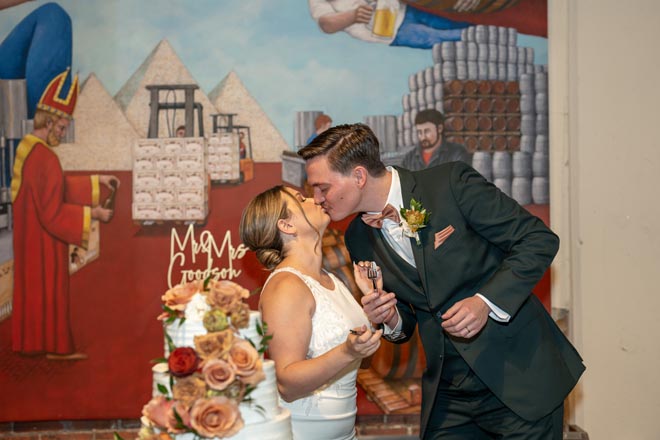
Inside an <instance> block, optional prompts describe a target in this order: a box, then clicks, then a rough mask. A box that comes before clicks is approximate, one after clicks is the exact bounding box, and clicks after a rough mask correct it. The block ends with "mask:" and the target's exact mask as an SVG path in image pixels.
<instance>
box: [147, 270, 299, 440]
mask: <svg viewBox="0 0 660 440" xmlns="http://www.w3.org/2000/svg"><path fill="white" fill-rule="evenodd" d="M203 284H204V283H202V282H192V283H188V284H182V285H178V286H176V287H174V288H172V289H170V290H168V291H167V292H166V293H165V295H164V296H163V302H164V306H163V309H164V310H165V313H163V314H162V315H161V316H160V317H159V319H162V320H163V321H164V326H165V357H164V358H163V359H160V360H159V361H160V362H159V363H157V364H156V365H154V367H153V398H152V399H151V401H149V403H147V404H146V405H145V406H144V408H143V409H142V415H143V417H142V423H143V428H142V430H141V431H140V438H158V437H156V435H157V433H161V434H164V433H166V432H167V433H168V434H169V435H170V436H171V437H172V438H176V439H178V440H179V439H180V440H188V439H194V438H199V437H203V438H231V439H232V440H248V439H249V440H252V439H259V440H288V439H291V438H292V434H291V415H290V413H289V411H288V410H287V409H285V408H282V407H280V406H279V402H278V395H277V384H276V379H275V365H274V362H273V361H272V360H264V359H263V355H262V354H261V353H263V351H264V350H265V345H266V344H265V343H266V341H267V339H268V338H267V337H264V333H265V331H264V329H263V328H262V326H261V324H260V314H259V313H258V312H255V311H250V310H249V309H248V306H247V304H246V303H245V302H244V299H245V298H247V296H248V291H247V290H246V289H243V288H242V287H241V286H239V285H238V284H236V283H234V282H231V281H210V282H208V283H207V285H206V286H204V285H203ZM255 347H256V348H255Z"/></svg>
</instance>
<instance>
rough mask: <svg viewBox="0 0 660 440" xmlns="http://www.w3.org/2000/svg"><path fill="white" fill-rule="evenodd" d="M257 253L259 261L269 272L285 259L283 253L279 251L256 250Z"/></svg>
mask: <svg viewBox="0 0 660 440" xmlns="http://www.w3.org/2000/svg"><path fill="white" fill-rule="evenodd" d="M255 253H256V254H257V260H259V262H260V263H261V264H263V265H264V267H266V268H267V269H269V270H272V269H273V268H274V267H276V266H277V265H278V264H280V263H281V262H282V260H283V259H284V257H283V256H282V252H280V251H279V250H277V249H255Z"/></svg>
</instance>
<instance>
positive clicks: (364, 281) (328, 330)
mask: <svg viewBox="0 0 660 440" xmlns="http://www.w3.org/2000/svg"><path fill="white" fill-rule="evenodd" d="M329 223H330V217H329V216H328V214H326V212H325V211H324V210H323V208H321V207H320V206H318V205H316V204H314V201H313V199H306V198H305V197H303V196H302V194H301V193H300V192H298V191H296V190H294V189H292V188H285V187H282V186H276V187H274V188H271V189H269V190H267V191H264V192H263V193H261V194H259V195H258V196H256V197H255V198H254V199H253V200H252V201H251V202H250V203H249V204H248V206H247V207H246V208H245V210H244V211H243V217H242V219H241V224H240V235H241V239H242V240H243V243H245V244H246V245H247V246H248V247H249V248H250V249H251V250H253V251H255V252H256V255H257V258H258V260H259V261H260V262H261V263H262V264H263V265H264V266H265V267H266V268H267V269H269V270H272V273H271V274H270V276H269V277H268V280H267V281H266V283H265V284H264V287H263V290H262V292H261V298H260V301H259V309H260V311H261V313H262V317H263V320H264V322H265V323H266V324H267V325H268V333H269V334H270V335H272V340H271V341H270V343H269V354H270V358H271V359H273V360H274V361H275V367H276V373H277V386H278V390H279V393H280V396H281V398H282V400H284V402H282V405H283V406H285V407H286V408H288V409H289V410H290V411H291V415H292V426H293V434H294V438H295V439H310V438H314V439H336V440H340V439H355V438H356V437H355V415H356V413H357V406H356V396H357V388H356V385H355V380H356V377H357V370H358V368H359V366H360V363H361V361H362V360H363V359H365V358H367V357H369V356H371V355H372V354H373V353H374V352H375V351H376V349H378V347H379V345H380V337H381V334H382V330H378V331H375V332H374V331H372V330H371V328H370V326H369V321H368V319H367V317H366V315H365V314H364V312H363V311H362V308H361V307H360V305H358V303H357V302H356V301H355V299H354V298H353V296H352V295H351V293H350V292H349V290H348V289H347V288H346V286H345V285H344V284H343V283H342V282H341V281H340V280H339V279H338V278H336V277H335V276H334V275H332V274H330V273H328V272H326V271H325V270H324V269H323V268H322V253H321V237H322V236H323V232H324V231H325V228H326V227H327V226H328V224H329ZM355 278H356V282H357V284H358V286H359V287H360V289H361V290H362V291H363V292H364V293H370V291H371V289H370V286H371V284H370V280H369V279H368V278H367V277H366V274H365V270H363V269H361V268H359V267H358V266H355Z"/></svg>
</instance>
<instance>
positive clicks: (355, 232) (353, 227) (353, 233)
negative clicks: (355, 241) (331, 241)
mask: <svg viewBox="0 0 660 440" xmlns="http://www.w3.org/2000/svg"><path fill="white" fill-rule="evenodd" d="M361 216H362V213H358V214H357V215H356V216H355V218H353V220H351V222H350V223H349V224H348V227H347V228H346V232H345V233H344V238H345V239H346V240H349V239H352V238H355V237H359V236H360V235H361V234H364V231H365V229H366V225H365V224H364V222H363V221H362V219H361Z"/></svg>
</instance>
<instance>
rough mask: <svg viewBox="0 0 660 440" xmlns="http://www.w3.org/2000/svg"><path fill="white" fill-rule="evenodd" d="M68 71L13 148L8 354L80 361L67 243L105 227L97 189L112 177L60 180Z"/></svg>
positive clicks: (72, 101)
mask: <svg viewBox="0 0 660 440" xmlns="http://www.w3.org/2000/svg"><path fill="white" fill-rule="evenodd" d="M68 76H69V70H68V69H67V70H66V71H65V72H63V73H61V74H60V75H58V76H57V77H55V78H54V79H53V80H52V81H51V82H50V84H49V85H48V87H47V88H46V90H45V91H44V92H43V95H42V97H41V99H40V100H39V103H38V104H37V111H36V113H35V116H34V130H33V132H32V133H31V134H28V135H26V136H25V137H24V138H23V139H22V140H21V143H20V144H19V146H18V149H17V151H16V159H15V162H14V172H13V177H12V182H11V191H12V202H13V213H14V296H13V312H12V349H13V350H14V351H17V352H20V353H22V354H27V355H31V354H46V356H47V358H48V359H54V360H79V359H85V358H86V355H84V354H83V353H79V352H76V350H75V346H74V343H73V336H72V332H71V327H70V321H69V264H68V258H69V256H68V249H69V244H75V245H78V246H81V247H83V248H84V247H86V246H87V240H88V239H89V234H90V226H91V222H92V219H98V220H100V221H103V222H108V221H110V220H111V219H112V215H113V211H112V210H110V209H105V208H103V207H102V206H101V205H100V204H99V199H100V185H101V184H103V185H105V186H108V187H111V184H112V183H113V182H114V183H115V184H117V185H118V184H119V180H118V179H117V178H116V177H115V176H110V175H91V176H65V175H64V173H63V171H62V166H61V165H60V162H59V159H58V157H57V155H56V154H55V152H54V151H53V150H52V148H53V147H56V146H57V145H59V144H60V142H61V140H62V138H63V137H64V135H65V133H66V129H67V127H68V126H69V121H70V119H71V118H72V115H73V110H74V108H75V105H76V100H77V97H78V78H77V76H76V77H74V78H73V80H72V81H70V87H69V89H68V91H67V90H66V82H67V81H66V80H67V77H68Z"/></svg>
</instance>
